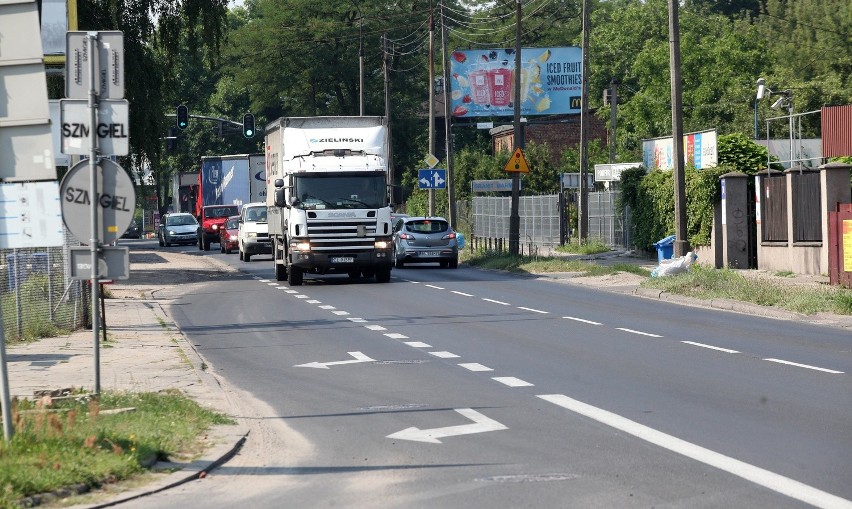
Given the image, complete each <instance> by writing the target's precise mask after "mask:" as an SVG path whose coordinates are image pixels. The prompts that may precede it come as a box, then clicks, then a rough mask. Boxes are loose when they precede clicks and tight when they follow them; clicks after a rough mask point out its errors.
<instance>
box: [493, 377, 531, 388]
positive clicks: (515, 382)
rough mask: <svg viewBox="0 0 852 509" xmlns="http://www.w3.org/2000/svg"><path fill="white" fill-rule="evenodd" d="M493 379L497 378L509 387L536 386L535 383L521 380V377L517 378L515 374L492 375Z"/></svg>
mask: <svg viewBox="0 0 852 509" xmlns="http://www.w3.org/2000/svg"><path fill="white" fill-rule="evenodd" d="M491 379H492V380H496V381H498V382H500V383H501V384H503V385H508V386H509V387H535V385H534V384H531V383H529V382H526V381H524V380H521V379H520V378H515V377H513V376H494V377H491Z"/></svg>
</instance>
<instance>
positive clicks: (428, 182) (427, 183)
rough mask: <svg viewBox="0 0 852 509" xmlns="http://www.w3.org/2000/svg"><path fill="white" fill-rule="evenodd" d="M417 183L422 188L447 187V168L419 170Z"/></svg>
mask: <svg viewBox="0 0 852 509" xmlns="http://www.w3.org/2000/svg"><path fill="white" fill-rule="evenodd" d="M417 183H418V184H419V185H420V189H446V188H447V170H436V169H434V168H432V169H426V170H417Z"/></svg>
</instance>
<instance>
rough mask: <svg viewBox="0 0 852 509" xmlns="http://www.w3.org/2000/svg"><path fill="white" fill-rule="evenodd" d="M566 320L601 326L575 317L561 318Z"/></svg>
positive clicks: (598, 323) (599, 323)
mask: <svg viewBox="0 0 852 509" xmlns="http://www.w3.org/2000/svg"><path fill="white" fill-rule="evenodd" d="M562 318H565V319H566V320H574V321H575V322H582V323H587V324H589V325H603V324H602V323H601V322H593V321H591V320H584V319H583V318H577V317H576V316H563V317H562Z"/></svg>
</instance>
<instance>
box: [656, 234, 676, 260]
mask: <svg viewBox="0 0 852 509" xmlns="http://www.w3.org/2000/svg"><path fill="white" fill-rule="evenodd" d="M676 238H677V236H675V235H669V236H668V237H666V238H664V239H662V240H658V241H657V242H656V243H655V244H654V247H655V248H657V262H660V263H662V261H663V260H670V259H671V258H672V256H673V255H674V241H675V239H676Z"/></svg>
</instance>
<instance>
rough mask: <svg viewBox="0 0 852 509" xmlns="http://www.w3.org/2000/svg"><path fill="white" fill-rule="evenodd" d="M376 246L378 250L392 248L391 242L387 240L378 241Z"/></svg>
mask: <svg viewBox="0 0 852 509" xmlns="http://www.w3.org/2000/svg"><path fill="white" fill-rule="evenodd" d="M375 246H376V249H387V248H389V247H390V242H388V241H386V240H377V241H376V244H375Z"/></svg>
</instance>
